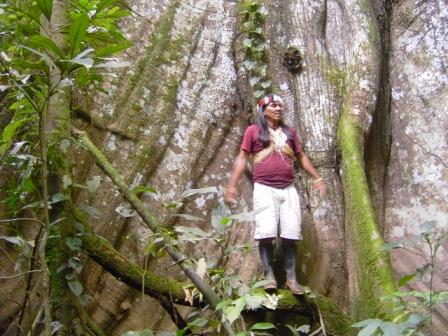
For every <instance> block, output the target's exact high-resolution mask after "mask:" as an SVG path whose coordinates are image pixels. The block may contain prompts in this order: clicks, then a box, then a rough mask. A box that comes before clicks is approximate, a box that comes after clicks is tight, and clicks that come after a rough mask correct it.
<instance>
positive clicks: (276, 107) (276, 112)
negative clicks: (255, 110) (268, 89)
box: [264, 101, 283, 125]
mask: <svg viewBox="0 0 448 336" xmlns="http://www.w3.org/2000/svg"><path fill="white" fill-rule="evenodd" d="M264 116H265V118H266V120H268V121H270V122H271V123H273V124H274V125H277V124H278V123H279V122H280V121H282V118H283V106H282V103H280V102H278V101H273V102H271V103H269V104H268V105H267V106H266V109H265V110H264Z"/></svg>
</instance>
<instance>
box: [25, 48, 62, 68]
mask: <svg viewBox="0 0 448 336" xmlns="http://www.w3.org/2000/svg"><path fill="white" fill-rule="evenodd" d="M17 46H18V47H19V48H23V49H26V50H29V51H31V52H32V53H33V54H36V55H38V56H39V57H40V58H42V59H43V60H44V61H45V62H46V63H47V65H48V66H54V67H56V65H55V64H54V62H53V60H52V59H51V58H50V56H48V55H46V54H44V53H41V52H40V51H38V50H36V49H33V48H30V47H27V46H24V45H21V44H18V45H17Z"/></svg>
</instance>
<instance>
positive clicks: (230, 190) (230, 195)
mask: <svg viewBox="0 0 448 336" xmlns="http://www.w3.org/2000/svg"><path fill="white" fill-rule="evenodd" d="M237 196H238V189H237V188H236V187H234V186H229V187H227V190H226V192H225V193H224V201H226V202H228V203H236V197H237Z"/></svg>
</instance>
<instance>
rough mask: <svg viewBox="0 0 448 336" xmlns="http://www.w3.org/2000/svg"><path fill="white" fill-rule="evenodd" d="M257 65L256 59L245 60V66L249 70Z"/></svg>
mask: <svg viewBox="0 0 448 336" xmlns="http://www.w3.org/2000/svg"><path fill="white" fill-rule="evenodd" d="M256 65H257V62H256V61H251V60H245V61H244V62H243V66H244V67H245V68H246V69H247V70H252V69H253V68H255V66H256Z"/></svg>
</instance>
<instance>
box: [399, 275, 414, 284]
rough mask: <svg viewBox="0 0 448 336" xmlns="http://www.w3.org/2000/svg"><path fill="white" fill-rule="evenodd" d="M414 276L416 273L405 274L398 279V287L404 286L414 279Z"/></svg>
mask: <svg viewBox="0 0 448 336" xmlns="http://www.w3.org/2000/svg"><path fill="white" fill-rule="evenodd" d="M414 277H415V274H408V275H405V276H404V277H402V278H401V279H400V280H398V287H402V286H404V285H406V284H407V283H408V282H409V281H411V280H412V279H414Z"/></svg>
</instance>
